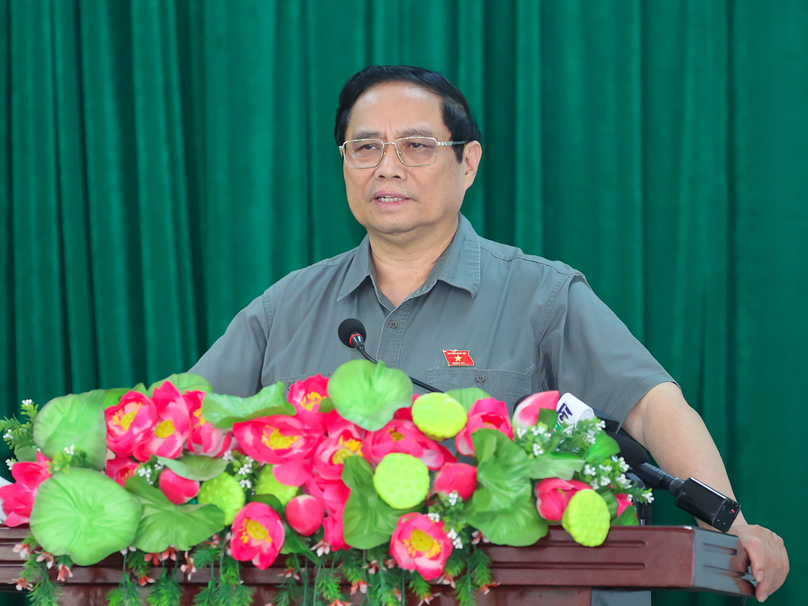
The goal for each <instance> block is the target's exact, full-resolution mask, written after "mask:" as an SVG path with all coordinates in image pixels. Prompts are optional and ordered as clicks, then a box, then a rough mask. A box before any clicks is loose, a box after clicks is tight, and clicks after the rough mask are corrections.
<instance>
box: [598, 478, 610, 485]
mask: <svg viewBox="0 0 808 606" xmlns="http://www.w3.org/2000/svg"><path fill="white" fill-rule="evenodd" d="M611 482H612V481H611V480H610V479H609V478H605V477H604V478H601V479H600V485H601V486H608V485H609V484H611Z"/></svg>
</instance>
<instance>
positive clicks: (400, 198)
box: [374, 196, 407, 202]
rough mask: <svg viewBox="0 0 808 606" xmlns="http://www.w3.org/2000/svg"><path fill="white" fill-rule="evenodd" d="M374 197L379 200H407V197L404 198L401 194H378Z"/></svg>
mask: <svg viewBox="0 0 808 606" xmlns="http://www.w3.org/2000/svg"><path fill="white" fill-rule="evenodd" d="M374 199H375V200H378V201H379V202H401V201H403V200H407V198H403V197H401V196H376V198H374Z"/></svg>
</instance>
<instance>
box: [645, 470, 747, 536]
mask: <svg viewBox="0 0 808 606" xmlns="http://www.w3.org/2000/svg"><path fill="white" fill-rule="evenodd" d="M634 473H636V474H637V476H638V477H639V478H640V479H641V480H642V481H643V482H644V483H645V485H646V486H648V487H649V488H661V489H663V490H667V491H668V492H670V493H671V494H672V495H673V496H674V497H675V499H676V506H677V507H678V508H679V509H683V510H684V511H686V512H688V513H690V514H692V515H694V516H695V517H697V518H698V519H699V520H702V521H704V522H707V523H708V524H709V525H710V526H712V527H713V528H715V529H716V530H720V531H721V532H727V531H728V530H729V528H730V526H732V523H733V522H734V521H735V518H737V517H738V513H740V511H741V506H740V505H739V504H738V502H737V501H734V500H732V499H730V498H729V497H727V496H724V495H723V494H721V493H720V492H718V491H717V490H715V489H714V488H710V487H709V486H707V485H706V484H704V483H703V482H700V481H699V480H697V479H696V478H688V479H687V480H682V479H680V478H677V477H674V476H672V475H671V474H669V473H667V472H666V471H662V470H661V469H659V468H658V467H654V466H653V465H650V464H648V463H642V464H640V465H638V466H637V467H636V468H634Z"/></svg>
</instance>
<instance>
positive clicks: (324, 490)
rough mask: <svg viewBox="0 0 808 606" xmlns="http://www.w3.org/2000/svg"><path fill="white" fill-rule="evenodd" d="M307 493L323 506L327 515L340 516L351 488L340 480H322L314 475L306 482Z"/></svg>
mask: <svg viewBox="0 0 808 606" xmlns="http://www.w3.org/2000/svg"><path fill="white" fill-rule="evenodd" d="M306 488H307V489H308V491H309V494H310V495H311V496H313V497H314V498H315V499H317V500H318V501H320V503H321V504H322V505H323V507H325V511H326V513H327V514H328V515H336V516H338V517H339V518H340V519H341V518H342V512H343V511H345V504H346V503H347V502H348V497H350V496H351V489H350V488H348V487H347V486H346V485H345V482H343V481H342V480H333V481H332V480H324V479H322V478H320V477H314V478H312V479H311V480H309V481H308V482H307V483H306Z"/></svg>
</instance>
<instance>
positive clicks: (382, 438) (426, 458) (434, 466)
mask: <svg viewBox="0 0 808 606" xmlns="http://www.w3.org/2000/svg"><path fill="white" fill-rule="evenodd" d="M407 410H409V409H407ZM365 444H366V446H365V451H364V452H365V457H366V458H367V459H368V460H369V461H370V462H371V464H372V465H373V466H374V467H375V466H376V465H378V464H379V463H380V462H381V460H382V459H383V458H384V457H386V456H387V455H388V454H390V453H391V452H396V453H403V454H408V455H412V456H414V457H415V458H416V459H420V460H421V462H422V463H423V464H424V465H426V466H427V467H428V468H429V469H430V471H437V470H438V469H440V468H441V467H443V466H444V465H445V464H446V463H454V462H456V461H457V459H456V458H455V457H454V455H452V453H450V452H449V451H448V450H447V449H446V448H445V447H444V446H442V445H441V444H439V443H438V442H436V441H435V440H430V439H429V438H427V437H426V436H425V435H424V434H423V432H422V431H421V430H420V429H418V427H416V425H415V423H413V422H412V421H407V420H403V419H393V420H392V421H390V422H389V423H388V424H387V425H385V426H384V427H382V428H381V429H380V430H378V431H374V432H372V433H370V434H369V435H368V437H367V439H366V440H365Z"/></svg>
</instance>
